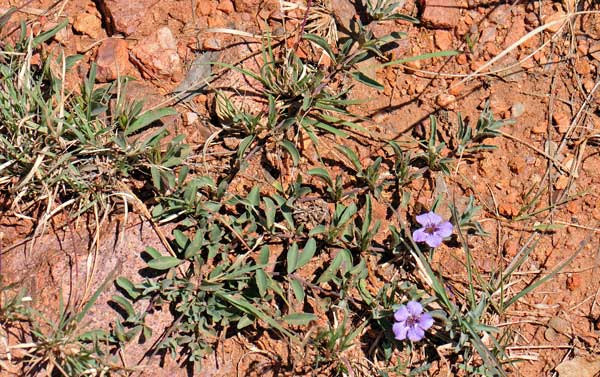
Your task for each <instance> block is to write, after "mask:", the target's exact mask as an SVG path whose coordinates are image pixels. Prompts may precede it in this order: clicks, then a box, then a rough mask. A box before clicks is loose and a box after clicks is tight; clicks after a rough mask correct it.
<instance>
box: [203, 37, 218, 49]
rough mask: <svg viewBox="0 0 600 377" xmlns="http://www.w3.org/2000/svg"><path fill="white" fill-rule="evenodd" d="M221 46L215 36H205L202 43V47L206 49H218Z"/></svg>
mask: <svg viewBox="0 0 600 377" xmlns="http://www.w3.org/2000/svg"><path fill="white" fill-rule="evenodd" d="M222 48H223V47H222V46H221V41H220V40H219V39H217V38H206V39H205V40H204V42H203V43H202V49H203V50H206V51H218V50H221V49H222Z"/></svg>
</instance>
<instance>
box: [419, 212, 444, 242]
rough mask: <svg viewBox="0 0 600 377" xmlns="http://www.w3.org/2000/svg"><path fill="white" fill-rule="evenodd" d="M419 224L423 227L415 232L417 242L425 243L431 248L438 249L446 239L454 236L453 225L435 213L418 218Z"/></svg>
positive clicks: (428, 213)
mask: <svg viewBox="0 0 600 377" xmlns="http://www.w3.org/2000/svg"><path fill="white" fill-rule="evenodd" d="M417 222H418V223H419V224H421V225H422V226H423V227H422V228H419V229H417V230H415V231H414V232H413V239H414V240H415V242H425V243H426V244H427V245H429V246H430V247H438V246H440V245H441V244H442V241H443V240H444V238H446V237H450V235H452V229H453V228H452V224H451V223H450V221H444V220H443V219H442V217H441V216H440V215H438V214H437V213H435V212H427V213H424V214H422V215H419V216H417Z"/></svg>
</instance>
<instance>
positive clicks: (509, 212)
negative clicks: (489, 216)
mask: <svg viewBox="0 0 600 377" xmlns="http://www.w3.org/2000/svg"><path fill="white" fill-rule="evenodd" d="M498 212H500V214H501V215H502V216H505V217H509V218H512V217H515V216H517V215H518V214H519V209H518V208H517V207H516V206H514V205H513V204H510V203H502V204H500V205H499V206H498Z"/></svg>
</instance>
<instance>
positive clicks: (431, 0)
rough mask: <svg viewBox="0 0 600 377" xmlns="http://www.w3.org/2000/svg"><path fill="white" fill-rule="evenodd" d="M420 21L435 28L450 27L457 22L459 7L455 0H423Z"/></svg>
mask: <svg viewBox="0 0 600 377" xmlns="http://www.w3.org/2000/svg"><path fill="white" fill-rule="evenodd" d="M423 5H424V6H423V14H422V16H421V22H422V23H423V24H424V25H426V26H429V27H432V28H436V29H452V28H454V27H455V26H456V25H457V24H458V19H459V17H460V9H459V5H458V2H457V1H456V0H423Z"/></svg>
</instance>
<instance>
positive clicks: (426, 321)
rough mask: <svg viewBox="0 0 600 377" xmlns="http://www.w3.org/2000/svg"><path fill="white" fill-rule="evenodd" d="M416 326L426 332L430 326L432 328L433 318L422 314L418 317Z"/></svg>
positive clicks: (427, 314)
mask: <svg viewBox="0 0 600 377" xmlns="http://www.w3.org/2000/svg"><path fill="white" fill-rule="evenodd" d="M417 324H418V326H419V327H420V328H422V329H423V330H427V329H428V328H430V327H431V326H433V317H432V316H431V314H429V313H423V314H421V316H420V317H419V321H418V322H417Z"/></svg>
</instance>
